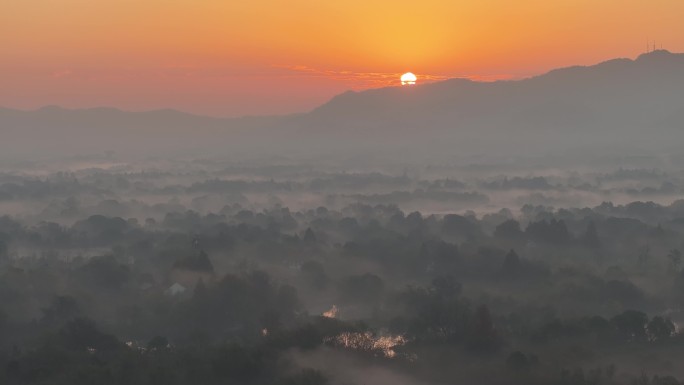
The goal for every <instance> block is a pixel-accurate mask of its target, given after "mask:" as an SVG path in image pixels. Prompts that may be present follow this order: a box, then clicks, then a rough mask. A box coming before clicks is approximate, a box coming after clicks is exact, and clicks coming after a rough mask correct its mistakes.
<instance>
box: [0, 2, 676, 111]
mask: <svg viewBox="0 0 684 385" xmlns="http://www.w3.org/2000/svg"><path fill="white" fill-rule="evenodd" d="M682 20H684V1H682V0H650V1H636V0H546V1H541V0H517V1H512V0H478V1H462V0H422V1H404V0H392V1H389V0H386V1H374V0H347V1H325V0H287V1H285V0H163V1H162V0H2V1H0V47H2V49H1V50H0V106H4V107H13V108H21V109H33V108H37V107H40V106H43V105H60V106H65V107H72V108H76V107H78V108H80V107H95V106H113V107H119V108H122V109H127V110H146V109H156V108H176V109H180V110H183V111H189V112H194V113H200V114H209V115H216V116H239V115H254V114H279V113H290V112H300V111H307V110H309V109H311V108H313V107H315V106H317V105H319V104H321V103H323V102H325V101H326V100H327V99H329V98H330V97H332V96H334V95H335V94H338V93H340V92H343V91H345V90H348V89H364V88H370V87H379V86H385V85H396V84H398V77H399V74H401V73H402V72H406V71H412V72H414V73H416V74H418V76H419V78H422V79H426V78H431V79H442V78H447V77H473V78H479V79H496V78H508V77H513V78H519V77H524V76H530V75H535V74H539V73H542V72H545V71H547V70H549V69H552V68H556V67H560V66H568V65H574V64H594V63H596V62H599V61H602V60H605V59H610V58H614V57H635V56H637V55H638V54H640V53H642V52H643V51H644V50H645V49H646V48H645V46H646V40H647V39H651V40H653V39H655V40H656V41H657V42H658V46H660V43H662V44H663V46H664V48H665V49H669V50H671V51H675V52H680V51H684V27H682Z"/></svg>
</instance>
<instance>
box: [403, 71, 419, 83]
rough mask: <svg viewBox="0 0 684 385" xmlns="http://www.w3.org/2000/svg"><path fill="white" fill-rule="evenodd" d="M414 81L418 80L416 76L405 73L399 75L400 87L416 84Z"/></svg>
mask: <svg viewBox="0 0 684 385" xmlns="http://www.w3.org/2000/svg"><path fill="white" fill-rule="evenodd" d="M416 80H418V78H417V77H416V75H414V74H412V73H411V72H407V73H405V74H403V75H401V85H402V86H406V85H413V84H416Z"/></svg>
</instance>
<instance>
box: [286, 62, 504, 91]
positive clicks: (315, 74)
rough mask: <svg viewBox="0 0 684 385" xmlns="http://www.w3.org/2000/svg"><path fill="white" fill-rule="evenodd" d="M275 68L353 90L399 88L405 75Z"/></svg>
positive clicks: (432, 78)
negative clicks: (342, 85)
mask: <svg viewBox="0 0 684 385" xmlns="http://www.w3.org/2000/svg"><path fill="white" fill-rule="evenodd" d="M273 67H275V68H281V69H285V70H289V71H292V72H294V74H292V75H291V77H309V78H323V79H329V80H334V81H340V82H345V83H348V84H350V85H351V86H352V87H353V88H359V89H362V88H379V87H389V86H397V85H399V84H400V82H399V78H400V77H401V75H402V74H403V73H400V72H354V71H335V70H323V69H317V68H312V67H309V66H305V65H274V66H273ZM416 76H417V77H418V80H419V82H421V83H432V82H438V81H443V80H447V79H454V78H460V79H470V80H473V81H481V82H491V81H497V80H510V79H514V78H516V76H513V75H508V74H501V75H440V74H424V73H417V74H416Z"/></svg>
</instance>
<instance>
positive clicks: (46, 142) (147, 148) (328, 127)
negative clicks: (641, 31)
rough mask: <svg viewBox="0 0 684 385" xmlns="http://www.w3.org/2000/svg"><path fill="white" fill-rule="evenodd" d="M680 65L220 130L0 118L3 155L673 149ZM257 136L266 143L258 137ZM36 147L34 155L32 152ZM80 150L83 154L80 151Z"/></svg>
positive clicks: (396, 101) (196, 125)
mask: <svg viewBox="0 0 684 385" xmlns="http://www.w3.org/2000/svg"><path fill="white" fill-rule="evenodd" d="M682 100H684V55H682V54H672V53H670V52H667V51H655V52H652V53H649V54H645V55H642V56H640V57H639V58H637V59H636V60H629V59H616V60H611V61H607V62H604V63H601V64H598V65H595V66H590V67H570V68H564V69H559V70H554V71H551V72H549V73H547V74H545V75H542V76H538V77H534V78H530V79H525V80H520V81H498V82H491V83H481V82H473V81H469V80H464V79H452V80H448V81H444V82H438V83H432V84H424V85H418V86H414V87H390V88H383V89H373V90H368V91H363V92H346V93H343V94H341V95H339V96H337V97H335V98H333V99H332V100H331V101H330V102H328V103H326V104H324V105H322V106H320V107H319V108H317V109H315V110H314V111H312V112H310V113H307V114H302V115H297V116H288V117H268V118H260V117H257V118H243V119H217V118H209V117H202V116H196V115H190V114H185V113H181V112H178V111H173V110H162V111H150V112H123V111H120V110H116V109H108V108H99V109H88V110H65V109H61V108H58V107H46V108H42V109H39V110H36V111H29V112H23V111H15V110H8V109H1V110H0V132H2V137H3V140H2V142H1V143H0V151H2V153H3V154H4V155H5V156H9V155H22V154H26V153H27V152H29V151H35V150H39V151H41V152H44V153H45V152H46V153H55V154H71V153H73V152H75V151H76V152H84V153H92V152H98V151H103V150H114V151H117V152H130V153H138V154H147V155H151V154H155V155H156V154H164V153H165V152H167V151H175V152H178V151H181V152H182V151H190V150H192V151H197V150H198V149H203V150H205V151H207V152H211V153H221V152H222V151H242V152H246V153H254V152H259V153H264V154H271V155H293V154H294V155H296V154H300V153H303V152H306V153H307V154H313V155H316V154H331V153H334V152H335V151H339V152H340V153H342V152H346V153H347V154H349V152H348V151H350V150H355V151H357V152H360V153H368V154H390V156H392V155H397V154H398V153H399V152H403V151H406V150H408V149H411V151H413V153H412V155H414V156H415V155H417V156H422V154H425V155H430V156H437V157H438V156H440V155H445V156H446V155H449V153H450V152H452V151H459V152H463V153H469V154H492V153H497V154H508V153H510V154H521V153H522V154H530V153H537V154H546V153H556V152H558V151H566V150H574V149H581V148H588V147H592V148H593V147H594V146H596V147H600V148H601V149H603V150H605V151H611V150H620V151H623V150H625V149H636V150H640V151H650V150H655V149H657V150H658V151H663V150H668V149H672V148H674V144H675V143H677V142H678V141H679V140H681V139H682V132H683V131H684V130H682V123H684V113H682V107H683V105H682V104H683V103H682ZM265 131H266V132H265ZM38 139H40V143H38ZM85 143H87V146H86V145H85Z"/></svg>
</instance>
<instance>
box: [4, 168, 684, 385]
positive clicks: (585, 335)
mask: <svg viewBox="0 0 684 385" xmlns="http://www.w3.org/2000/svg"><path fill="white" fill-rule="evenodd" d="M41 167H42V166H41ZM199 169H201V170H202V171H198V170H199ZM445 175H449V177H446V176H445ZM683 180H684V178H682V177H681V174H680V173H678V172H676V171H672V170H665V171H664V170H660V169H656V168H610V167H608V168H607V169H606V170H605V171H592V172H586V173H579V172H573V173H566V174H563V173H557V172H551V171H548V172H545V171H544V170H540V171H539V172H537V173H535V174H531V173H516V172H514V171H511V170H509V169H490V170H487V171H483V170H482V169H481V168H474V166H469V168H462V169H456V168H453V167H452V168H448V167H447V166H435V167H428V168H420V169H415V168H400V169H394V170H377V171H371V172H355V171H344V170H331V169H327V170H321V169H320V168H316V167H312V166H302V165H291V164H289V165H281V166H263V167H261V166H260V167H246V166H236V165H226V164H223V163H220V162H217V163H201V162H200V163H198V162H188V163H185V164H183V165H182V166H179V165H165V166H163V167H162V166H159V165H158V164H154V165H152V166H150V165H148V166H145V167H142V166H137V167H131V166H122V165H108V166H106V167H104V166H101V167H86V168H83V167H82V168H80V169H77V170H74V169H73V168H72V169H70V170H69V171H54V172H52V171H50V172H42V173H38V172H35V170H33V169H31V168H30V167H28V166H27V167H25V168H24V169H23V170H20V171H16V172H12V173H4V174H1V175H0V209H2V211H3V215H2V216H0V368H1V370H0V383H7V384H95V383H97V384H288V385H289V384H291V385H295V384H298V385H304V384H307V385H318V384H359V385H361V384H371V383H374V384H447V383H466V382H477V383H484V384H520V383H528V384H568V385H570V384H572V385H574V384H587V385H588V384H643V385H646V384H654V385H661V384H662V385H674V384H679V383H680V381H679V379H684V372H682V370H681V368H680V366H679V365H678V362H679V360H680V359H681V357H683V356H684V336H683V335H681V334H679V330H680V329H679V327H680V326H679V325H681V323H682V322H684V312H683V311H682V305H683V304H684V272H683V268H684V264H683V262H684V260H683V259H682V251H684V238H683V237H682V236H683V234H684V201H681V200H677V196H678V195H681V192H682V187H683V186H684V184H682V181H683ZM542 202H544V203H542ZM530 203H534V204H530Z"/></svg>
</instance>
